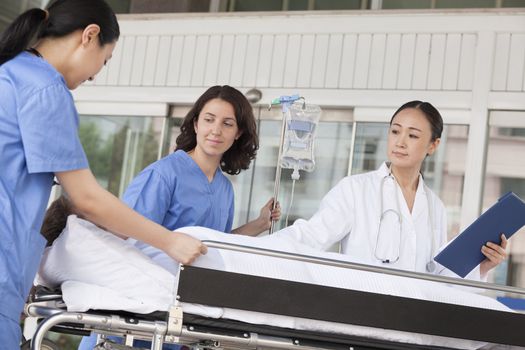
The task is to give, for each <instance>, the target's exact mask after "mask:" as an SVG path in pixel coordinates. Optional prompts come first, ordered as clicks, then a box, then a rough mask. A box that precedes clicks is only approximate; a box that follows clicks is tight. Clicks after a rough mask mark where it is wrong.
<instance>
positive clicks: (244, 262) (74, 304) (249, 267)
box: [37, 216, 512, 349]
mask: <svg viewBox="0 0 525 350" xmlns="http://www.w3.org/2000/svg"><path fill="white" fill-rule="evenodd" d="M179 231H184V232H186V233H188V234H190V235H192V236H194V237H197V238H199V239H203V240H204V239H207V240H214V241H222V242H226V243H235V244H242V245H248V246H252V247H261V248H266V249H274V250H281V251H289V252H295V253H300V254H305V255H313V256H322V257H326V258H331V259H337V260H345V261H351V259H350V258H349V257H347V256H344V255H340V254H335V253H320V252H317V251H314V250H312V249H310V248H308V247H306V246H304V245H301V244H299V243H297V242H295V241H292V240H283V239H282V238H281V239H279V240H277V239H275V238H273V236H266V237H262V238H252V237H245V236H239V235H227V234H224V233H221V232H217V231H214V230H210V229H206V228H202V227H188V228H184V229H181V230H179ZM194 266H200V267H207V268H214V269H218V270H224V271H229V272H238V273H244V274H251V275H257V276H263V277H270V278H278V279H283V280H291V281H297V282H305V283H311V284H319V285H323V286H332V287H338V288H347V289H353V290H359V291H366V292H374V293H382V294H388V295H395V296H403V297H408V298H415V299H422V300H430V301H436V302H445V303H450V304H458V305H465V306H470V307H480V308H486V309H494V310H500V311H508V312H512V311H511V310H510V309H508V308H507V307H506V306H504V305H503V304H501V303H499V302H497V301H496V300H494V299H491V298H488V297H485V296H482V295H478V294H474V293H471V292H467V291H463V290H460V289H457V288H453V287H449V286H446V285H443V284H439V283H435V282H429V281H420V280H413V279H409V278H404V277H397V276H389V275H383V274H377V273H370V272H364V271H357V270H350V269H343V268H336V267H330V266H325V265H315V264H308V263H304V262H298V261H292V260H283V259H278V258H272V257H266V256H259V255H253V254H245V253H240V252H232V251H226V250H216V249H210V250H209V252H208V254H207V255H205V256H203V257H201V258H199V259H198V260H197V261H196V262H195V263H194ZM178 268H179V266H178V264H177V263H175V262H174V261H173V260H172V259H170V258H169V257H168V256H166V255H165V254H164V253H163V252H162V251H160V250H157V249H155V248H150V249H148V250H146V251H144V252H140V251H138V250H137V249H136V248H135V247H134V246H132V245H131V244H129V243H127V242H126V241H123V240H121V239H119V238H117V237H116V236H114V235H112V234H110V233H107V232H105V231H103V230H101V229H99V228H97V227H96V226H94V225H92V224H90V223H89V222H86V221H84V220H81V219H78V218H77V217H75V216H70V217H69V219H68V225H67V227H66V230H65V231H64V232H63V233H62V234H61V236H60V237H59V238H58V239H57V240H56V241H55V242H54V244H53V246H52V247H51V248H48V249H47V250H46V252H45V255H44V258H43V261H42V265H41V269H40V271H39V276H38V278H37V282H38V283H39V284H44V285H48V286H57V285H61V286H62V293H63V297H64V301H65V303H66V305H67V307H68V310H69V311H86V310H88V309H106V310H126V311H130V312H138V313H149V312H153V311H165V310H167V309H168V308H169V305H170V304H171V302H172V301H173V296H174V293H173V291H174V290H175V283H176V280H177V279H176V278H175V277H174V275H176V274H177V273H178ZM183 310H184V312H188V313H193V314H197V315H201V316H206V317H213V318H220V317H223V318H227V319H233V320H239V321H243V322H248V323H253V324H265V325H271V326H278V327H286V328H294V329H301V330H310V331H322V332H328V333H339V334H346V335H356V336H363V337H370V338H375V339H382V340H389V341H395V342H406V343H414V344H423V345H439V346H445V347H451V348H461V349H475V348H479V347H481V346H483V345H484V344H485V343H481V342H476V341H469V340H460V339H453V338H445V337H438V336H430V335H423V334H413V333H408V332H401V331H393V330H387V329H380V328H372V327H363V326H355V325H348V324H340V323H333V322H325V321H317V320H310V319H303V318H294V317H288V316H281V315H273V314H266V313H258V312H249V311H243V310H235V309H228V308H217V307H208V306H202V305H193V304H186V303H183ZM429 322H432V320H429Z"/></svg>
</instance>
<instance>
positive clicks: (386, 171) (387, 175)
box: [374, 162, 437, 272]
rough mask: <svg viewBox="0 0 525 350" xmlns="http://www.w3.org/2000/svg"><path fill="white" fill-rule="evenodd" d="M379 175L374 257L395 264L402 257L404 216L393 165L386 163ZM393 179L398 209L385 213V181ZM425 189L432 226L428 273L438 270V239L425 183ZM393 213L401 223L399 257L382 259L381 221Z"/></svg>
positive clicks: (385, 262)
mask: <svg viewBox="0 0 525 350" xmlns="http://www.w3.org/2000/svg"><path fill="white" fill-rule="evenodd" d="M379 175H380V176H381V184H380V186H379V226H378V228H377V237H376V246H375V249H374V256H375V258H376V259H377V260H380V261H381V262H382V263H384V264H393V263H395V262H397V261H398V260H399V257H400V256H401V225H402V216H401V211H400V208H399V195H398V189H397V180H396V178H395V177H394V175H392V170H391V164H390V163H389V162H385V163H383V164H382V165H381V167H380V168H379ZM419 176H420V177H421V179H420V181H422V180H423V178H422V176H421V174H420V175H419ZM387 179H392V180H393V181H394V194H395V201H396V207H397V209H387V210H386V211H383V194H384V193H383V192H384V186H385V180H387ZM423 189H424V190H425V196H426V197H427V209H428V220H429V226H430V230H431V231H430V233H431V244H432V247H431V254H432V255H431V260H430V261H429V262H428V263H427V265H426V270H427V272H433V271H435V270H436V268H437V265H436V263H435V261H434V259H433V257H434V254H435V253H436V248H437V247H436V237H434V236H435V227H434V224H435V223H434V219H433V209H434V208H433V205H432V200H431V197H430V196H431V194H430V189H429V188H428V187H427V185H426V184H425V182H424V181H423ZM388 212H391V213H393V214H394V215H396V216H397V219H398V221H399V246H398V249H397V257H396V258H395V259H394V260H391V259H381V258H380V257H379V256H378V255H377V245H378V242H379V233H380V232H381V221H382V220H383V217H384V216H385V215H386V214H387V213H388Z"/></svg>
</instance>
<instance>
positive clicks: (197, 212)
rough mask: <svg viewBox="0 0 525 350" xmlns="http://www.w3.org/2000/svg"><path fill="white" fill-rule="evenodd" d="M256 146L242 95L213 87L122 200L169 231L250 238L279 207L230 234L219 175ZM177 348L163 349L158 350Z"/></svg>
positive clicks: (227, 186)
mask: <svg viewBox="0 0 525 350" xmlns="http://www.w3.org/2000/svg"><path fill="white" fill-rule="evenodd" d="M258 147H259V141H258V136H257V126H256V122H255V118H254V116H253V110H252V107H251V105H250V103H249V102H248V100H247V99H246V97H245V96H244V95H243V94H242V93H241V92H240V91H238V90H236V89H234V88H232V87H230V86H227V85H224V86H213V87H211V88H209V89H208V90H207V91H206V92H204V94H203V95H201V96H200V97H199V98H198V99H197V101H196V102H195V104H194V105H193V107H192V109H191V110H190V111H189V112H188V114H187V115H186V117H185V118H184V121H183V124H182V126H181V134H180V135H179V136H178V137H177V148H176V150H175V152H174V153H172V154H170V155H168V156H166V157H164V158H162V159H160V160H158V161H156V162H155V163H153V164H151V165H149V166H148V167H146V168H145V169H144V170H143V171H142V172H141V173H140V174H139V175H138V176H137V177H136V178H135V179H133V181H132V182H131V184H130V185H129V187H128V189H127V190H126V192H125V193H124V202H126V203H127V204H128V205H129V206H130V207H131V208H133V209H135V210H136V211H138V212H139V213H141V214H142V215H144V216H146V217H147V218H149V219H151V220H153V221H155V222H157V223H159V224H161V225H162V226H164V227H166V228H168V229H170V230H176V229H178V228H181V227H185V226H203V227H207V228H211V229H214V230H218V231H222V232H232V233H237V234H245V235H250V236H255V235H257V234H259V233H261V232H263V231H265V230H268V229H269V228H270V223H271V220H278V219H279V217H280V214H281V212H280V208H279V206H277V207H276V208H275V209H274V210H273V211H272V210H271V208H272V206H273V200H272V199H270V200H269V201H268V202H267V203H266V204H265V205H264V207H263V208H262V209H261V211H260V216H259V217H258V218H257V219H255V220H253V221H250V222H248V223H247V224H245V225H243V226H241V227H238V228H236V229H234V230H233V231H232V222H233V213H234V193H233V188H232V184H231V182H230V180H228V178H227V177H226V176H225V175H224V174H223V172H226V173H228V174H230V175H237V174H239V173H240V172H241V170H244V169H248V167H249V165H250V162H251V161H252V160H253V159H254V158H255V155H256V152H257V149H258ZM136 245H137V246H138V247H139V248H140V249H141V250H143V251H144V252H145V253H146V254H147V255H149V256H151V257H153V255H155V254H157V253H158V250H156V249H149V247H150V245H149V244H148V243H147V242H142V241H137V242H136ZM111 340H112V341H116V342H120V341H121V339H120V338H116V337H115V338H113V337H111ZM95 343H96V335H92V336H91V337H86V338H84V339H83V340H82V343H81V345H80V347H79V350H88V349H93V347H94V346H95V345H96V344H95ZM134 346H138V347H143V348H149V347H150V344H149V343H148V342H144V341H135V343H134ZM179 348H180V347H179V346H178V345H172V344H166V345H164V349H179Z"/></svg>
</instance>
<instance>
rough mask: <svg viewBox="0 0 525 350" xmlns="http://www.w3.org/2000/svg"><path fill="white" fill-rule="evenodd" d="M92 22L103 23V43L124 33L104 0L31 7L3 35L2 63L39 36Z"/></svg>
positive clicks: (59, 34)
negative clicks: (44, 7) (45, 8)
mask: <svg viewBox="0 0 525 350" xmlns="http://www.w3.org/2000/svg"><path fill="white" fill-rule="evenodd" d="M90 24H97V25H98V26H99V27H100V33H99V35H98V36H99V43H100V46H104V45H105V44H109V43H112V42H115V41H116V40H117V39H118V38H119V36H120V29H119V25H118V22H117V17H116V16H115V13H114V12H113V10H112V9H111V7H109V5H108V4H107V3H106V2H105V1H104V0H56V1H52V2H51V3H50V4H49V5H48V7H47V10H42V9H39V8H34V9H30V10H27V11H26V12H24V13H22V14H21V15H20V16H18V17H17V18H16V19H15V20H14V21H13V22H12V23H11V24H10V25H9V26H8V27H7V29H6V30H5V31H4V32H3V33H2V34H1V35H0V65H2V64H4V63H5V62H7V61H9V60H10V59H12V58H14V57H15V56H16V55H18V54H19V53H21V52H22V51H24V50H26V49H28V48H29V47H30V46H31V45H32V44H33V43H34V41H35V40H39V39H43V38H48V37H52V38H60V37H63V36H66V35H68V34H71V33H73V32H75V31H76V30H83V29H84V28H86V27H87V26H88V25H90Z"/></svg>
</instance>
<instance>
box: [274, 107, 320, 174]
mask: <svg viewBox="0 0 525 350" xmlns="http://www.w3.org/2000/svg"><path fill="white" fill-rule="evenodd" d="M285 117H286V129H285V133H284V143H283V152H282V155H281V159H280V160H279V164H280V166H281V167H282V168H286V169H297V170H305V171H309V172H310V171H312V170H314V167H315V160H314V138H315V134H316V131H317V124H318V123H319V119H320V118H321V108H320V107H319V106H316V105H309V104H306V105H305V104H304V103H303V102H295V103H293V104H292V105H291V106H290V107H289V108H288V111H287V112H286V113H285Z"/></svg>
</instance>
